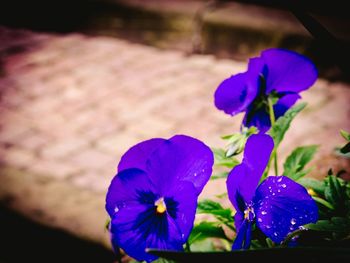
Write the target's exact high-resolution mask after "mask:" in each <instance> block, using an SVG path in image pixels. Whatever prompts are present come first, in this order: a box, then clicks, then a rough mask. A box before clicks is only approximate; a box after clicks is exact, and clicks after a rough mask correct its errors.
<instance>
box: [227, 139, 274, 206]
mask: <svg viewBox="0 0 350 263" xmlns="http://www.w3.org/2000/svg"><path fill="white" fill-rule="evenodd" d="M273 147H274V143H273V139H272V138H271V136H269V135H266V134H253V135H251V136H250V137H249V138H248V140H247V142H246V145H245V148H244V156H243V160H242V163H241V164H240V165H237V166H235V167H234V168H233V169H232V171H231V172H230V173H229V175H228V177H227V181H226V186H227V192H228V196H229V199H230V201H231V202H232V204H233V205H234V207H235V209H236V210H240V211H241V212H243V211H242V209H244V208H243V206H242V204H241V203H242V201H241V200H240V199H242V200H243V202H244V203H245V204H246V205H247V204H249V203H250V202H251V201H252V199H253V197H254V194H255V190H256V188H257V186H258V184H259V181H260V178H261V176H262V174H263V172H264V170H265V168H266V166H267V163H268V161H269V159H270V155H271V152H272V150H273Z"/></svg>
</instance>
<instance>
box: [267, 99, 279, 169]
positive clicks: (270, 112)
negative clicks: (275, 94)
mask: <svg viewBox="0 0 350 263" xmlns="http://www.w3.org/2000/svg"><path fill="white" fill-rule="evenodd" d="M268 104H269V115H270V121H271V127H272V126H273V125H275V122H276V118H275V112H274V111H273V104H272V100H271V98H268ZM272 159H273V160H274V168H275V175H276V176H278V161H277V147H275V148H274V149H273V151H272Z"/></svg>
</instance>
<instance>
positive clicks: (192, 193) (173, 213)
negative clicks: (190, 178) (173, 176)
mask: <svg viewBox="0 0 350 263" xmlns="http://www.w3.org/2000/svg"><path fill="white" fill-rule="evenodd" d="M197 197H198V195H197V193H196V189H195V188H194V186H193V184H192V183H190V182H186V181H184V182H181V183H179V184H178V186H177V187H176V188H173V191H172V192H168V193H167V194H166V201H167V200H173V203H167V204H166V205H167V212H168V215H169V217H168V218H169V220H172V221H173V223H174V225H175V226H176V227H177V229H178V231H179V233H181V238H182V241H183V243H185V242H186V241H187V239H188V236H189V235H190V233H191V230H192V227H193V222H194V219H195V215H196V209H197ZM171 204H174V206H173V207H171Z"/></svg>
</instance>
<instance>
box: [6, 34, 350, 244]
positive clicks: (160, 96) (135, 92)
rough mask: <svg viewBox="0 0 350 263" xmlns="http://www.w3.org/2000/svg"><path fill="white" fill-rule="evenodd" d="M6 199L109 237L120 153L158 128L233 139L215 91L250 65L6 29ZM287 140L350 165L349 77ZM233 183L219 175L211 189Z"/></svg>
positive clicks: (321, 163) (318, 90)
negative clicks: (346, 153) (110, 197)
mask: <svg viewBox="0 0 350 263" xmlns="http://www.w3.org/2000/svg"><path fill="white" fill-rule="evenodd" d="M0 63H1V64H0V65H1V67H0V70H1V71H0V95H1V100H0V163H1V170H0V171H1V174H0V199H1V200H3V201H6V202H7V204H8V205H10V206H12V207H14V208H16V209H17V210H19V211H21V212H23V213H26V214H27V215H29V216H30V217H32V218H34V219H36V220H39V221H41V222H43V223H46V224H49V225H53V226H57V227H60V228H64V229H66V230H68V231H70V232H73V233H75V234H77V235H79V236H81V237H85V238H89V239H93V240H96V241H98V242H101V243H103V244H105V245H106V246H109V240H108V234H107V233H106V232H105V231H104V223H105V220H106V218H107V214H106V213H105V211H104V197H105V193H106V190H107V187H108V185H109V182H110V180H111V179H112V177H113V176H114V174H115V171H116V166H117V164H118V161H119V158H120V156H121V155H122V154H123V152H125V151H126V150H127V149H128V148H129V147H131V146H132V145H134V144H136V143H138V142H140V141H142V140H145V139H149V138H153V137H163V138H169V137H171V136H173V135H175V134H187V135H190V136H193V137H196V138H198V139H201V140H202V141H203V142H205V143H206V144H207V145H208V146H211V147H223V146H224V145H225V142H224V141H223V140H221V139H220V136H221V135H225V134H229V133H232V132H235V131H238V128H239V124H240V122H241V119H242V115H238V116H236V117H234V118H232V117H230V116H228V115H225V114H224V113H223V112H220V111H218V110H216V108H215V107H214V104H213V93H214V91H215V89H216V87H217V85H218V84H219V83H220V82H221V81H222V80H223V79H225V78H226V77H229V76H230V75H231V74H235V73H238V72H240V71H243V70H245V67H246V65H245V63H238V62H235V61H232V60H218V59H216V58H214V57H212V56H204V55H203V56H202V55H194V56H185V55H183V54H182V53H180V52H178V51H161V50H157V49H155V48H152V47H147V46H142V45H137V44H132V43H128V42H126V41H123V40H119V39H115V38H114V39H112V38H107V37H87V36H84V35H80V34H68V35H54V34H44V33H33V32H28V31H21V30H11V29H8V28H4V27H2V28H1V27H0ZM302 95H303V101H305V102H307V103H308V106H307V108H306V109H305V110H304V111H303V112H302V113H301V114H300V115H298V116H297V117H296V120H295V122H294V123H293V125H292V127H291V128H290V130H289V131H288V133H287V134H286V140H285V141H284V142H283V144H282V145H281V147H280V150H279V153H280V157H279V159H280V160H283V159H284V158H285V157H286V156H287V155H288V153H290V151H291V150H292V149H294V148H295V147H297V146H300V145H305V144H319V145H320V147H319V152H318V153H317V155H316V156H315V159H314V161H313V162H312V163H311V166H314V170H313V172H312V174H311V176H315V177H322V176H324V175H325V174H326V172H327V170H328V169H329V168H333V169H334V170H336V171H337V170H339V169H340V168H341V167H348V166H347V165H348V163H347V161H346V160H345V159H341V158H339V157H336V156H335V155H334V154H333V148H334V147H335V146H338V145H342V144H343V143H344V140H343V139H342V137H341V136H340V135H339V130H340V129H345V130H348V131H349V130H350V123H349V116H350V103H349V102H350V87H349V85H348V84H344V83H340V82H339V83H337V82H336V83H329V82H327V81H326V80H323V79H320V80H318V82H317V83H316V84H315V85H314V86H313V87H312V88H311V89H310V90H308V91H306V92H304V93H303V94H302ZM223 192H225V182H224V181H222V180H218V181H213V182H210V183H209V184H208V185H207V186H206V188H205V190H204V192H203V193H202V195H201V198H205V197H213V196H214V195H216V194H220V193H223Z"/></svg>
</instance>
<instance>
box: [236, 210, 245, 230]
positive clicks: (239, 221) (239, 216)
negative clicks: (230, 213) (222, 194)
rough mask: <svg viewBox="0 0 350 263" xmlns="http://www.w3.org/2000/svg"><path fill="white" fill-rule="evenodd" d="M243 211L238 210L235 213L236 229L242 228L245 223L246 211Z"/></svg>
mask: <svg viewBox="0 0 350 263" xmlns="http://www.w3.org/2000/svg"><path fill="white" fill-rule="evenodd" d="M243 212H244V211H243ZM243 212H241V211H240V210H237V212H236V213H235V216H234V219H235V228H236V230H238V229H240V228H241V226H242V224H243V221H244V213H243Z"/></svg>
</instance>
